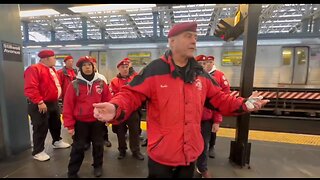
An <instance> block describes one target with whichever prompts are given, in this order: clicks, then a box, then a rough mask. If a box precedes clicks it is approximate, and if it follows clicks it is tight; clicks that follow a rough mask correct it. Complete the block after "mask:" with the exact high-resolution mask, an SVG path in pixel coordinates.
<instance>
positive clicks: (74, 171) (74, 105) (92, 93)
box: [63, 56, 111, 178]
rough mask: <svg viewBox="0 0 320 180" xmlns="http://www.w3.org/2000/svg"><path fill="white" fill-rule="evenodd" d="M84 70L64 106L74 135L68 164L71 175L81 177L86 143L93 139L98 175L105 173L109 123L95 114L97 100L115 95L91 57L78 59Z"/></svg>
mask: <svg viewBox="0 0 320 180" xmlns="http://www.w3.org/2000/svg"><path fill="white" fill-rule="evenodd" d="M77 67H79V71H80V73H79V74H78V75H77V79H76V80H75V81H73V82H72V83H71V84H70V85H69V86H68V89H67V92H66V97H65V101H64V106H63V120H64V121H63V122H64V126H65V127H66V128H68V132H69V133H70V134H71V135H72V136H73V144H72V149H71V153H70V161H69V165H68V177H70V178H73V177H78V171H79V170H80V167H81V164H82V161H83V159H84V152H85V145H86V144H87V143H88V139H89V143H90V142H92V146H93V148H92V156H93V164H92V166H93V167H94V171H93V173H94V176H95V177H100V176H101V175H102V164H103V149H104V145H103V136H104V134H105V132H104V127H105V123H103V122H100V121H97V119H96V118H94V117H93V107H92V104H93V103H97V102H107V101H109V100H110V99H111V93H110V91H109V87H108V85H107V84H106V83H105V82H104V80H102V79H100V78H99V76H98V74H97V73H95V72H94V65H93V62H92V59H91V57H89V56H84V57H81V58H80V59H79V60H78V62H77Z"/></svg>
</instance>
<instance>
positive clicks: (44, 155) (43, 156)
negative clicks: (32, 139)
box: [33, 151, 50, 161]
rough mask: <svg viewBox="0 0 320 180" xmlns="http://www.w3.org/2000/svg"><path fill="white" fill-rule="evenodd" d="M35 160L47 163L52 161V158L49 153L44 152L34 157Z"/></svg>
mask: <svg viewBox="0 0 320 180" xmlns="http://www.w3.org/2000/svg"><path fill="white" fill-rule="evenodd" d="M33 159H36V160H38V161H47V160H49V159H50V156H49V155H48V154H47V153H45V152H44V151H42V152H40V153H38V154H36V155H34V156H33Z"/></svg>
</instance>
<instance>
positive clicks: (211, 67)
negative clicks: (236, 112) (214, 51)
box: [205, 56, 230, 158]
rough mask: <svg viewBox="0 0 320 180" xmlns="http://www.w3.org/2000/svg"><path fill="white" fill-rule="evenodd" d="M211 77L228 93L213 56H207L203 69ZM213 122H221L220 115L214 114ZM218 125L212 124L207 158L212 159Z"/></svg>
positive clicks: (221, 73) (225, 82)
mask: <svg viewBox="0 0 320 180" xmlns="http://www.w3.org/2000/svg"><path fill="white" fill-rule="evenodd" d="M205 70H206V71H207V72H208V73H209V74H210V75H212V77H213V78H214V79H215V80H216V81H217V83H218V84H219V85H220V87H221V89H222V91H223V92H225V93H230V84H229V82H228V80H227V78H226V77H225V75H224V73H223V72H222V71H219V70H218V69H217V67H216V66H215V64H214V57H213V56H207V61H206V69H205ZM215 114H216V116H215V120H216V121H217V122H222V115H221V114H220V113H215ZM216 121H215V122H216ZM219 124H220V123H214V124H213V127H212V131H211V138H210V141H209V157H210V158H214V157H215V152H214V146H215V144H216V139H217V132H218V130H219Z"/></svg>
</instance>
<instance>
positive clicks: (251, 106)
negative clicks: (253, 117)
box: [245, 91, 270, 112]
mask: <svg viewBox="0 0 320 180" xmlns="http://www.w3.org/2000/svg"><path fill="white" fill-rule="evenodd" d="M258 95H259V92H258V91H254V92H253V93H252V95H251V96H250V97H249V98H248V100H247V101H246V103H245V104H246V106H247V109H248V111H249V112H252V111H258V110H260V109H261V108H262V107H263V106H264V105H266V104H267V103H268V102H270V100H268V99H263V97H262V96H258Z"/></svg>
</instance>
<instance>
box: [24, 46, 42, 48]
mask: <svg viewBox="0 0 320 180" xmlns="http://www.w3.org/2000/svg"><path fill="white" fill-rule="evenodd" d="M41 47H42V46H27V47H26V48H41Z"/></svg>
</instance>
